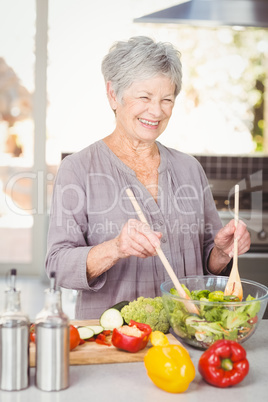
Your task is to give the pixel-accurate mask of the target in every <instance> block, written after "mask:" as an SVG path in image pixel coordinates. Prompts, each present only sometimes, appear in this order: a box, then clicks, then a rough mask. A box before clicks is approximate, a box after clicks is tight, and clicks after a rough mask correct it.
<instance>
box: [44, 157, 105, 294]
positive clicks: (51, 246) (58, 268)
mask: <svg viewBox="0 0 268 402" xmlns="http://www.w3.org/2000/svg"><path fill="white" fill-rule="evenodd" d="M80 173H81V172H80ZM83 176H85V175H83V174H79V169H78V168H77V167H76V166H74V164H73V162H72V161H71V160H70V159H69V158H68V157H67V158H65V159H64V160H63V162H62V164H61V166H60V168H59V171H58V174H57V177H56V180H55V184H54V190H53V196H52V206H51V213H50V222H49V229H48V238H47V255H46V272H47V274H48V275H49V273H50V272H52V271H55V272H56V277H57V284H58V285H59V286H61V287H64V288H68V289H75V290H93V291H97V290H98V289H100V288H101V287H102V286H103V285H104V283H105V281H106V273H104V274H102V275H100V276H99V277H98V278H96V279H94V280H92V281H91V282H88V280H87V272H86V261H87V255H88V253H89V251H90V249H91V248H92V246H90V245H89V244H87V240H86V239H87V236H86V232H87V227H88V219H87V213H86V205H87V203H86V192H85V183H84V182H83Z"/></svg>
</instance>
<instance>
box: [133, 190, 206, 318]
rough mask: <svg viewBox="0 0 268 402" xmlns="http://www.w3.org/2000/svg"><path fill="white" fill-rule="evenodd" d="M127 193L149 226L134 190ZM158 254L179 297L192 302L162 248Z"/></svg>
mask: <svg viewBox="0 0 268 402" xmlns="http://www.w3.org/2000/svg"><path fill="white" fill-rule="evenodd" d="M126 193H127V195H128V197H129V199H130V201H131V202H132V205H133V207H134V209H135V211H136V213H137V215H138V217H139V219H140V221H141V222H143V223H147V225H148V222H147V219H146V218H145V216H144V214H143V212H142V210H141V208H140V206H139V204H138V202H137V200H136V198H135V196H134V194H133V192H132V190H131V189H130V188H127V189H126ZM156 252H157V254H158V256H159V258H160V260H161V261H162V263H163V265H164V267H165V268H166V270H167V273H168V274H169V276H170V279H171V280H172V282H173V284H174V286H175V288H176V290H177V292H178V294H179V296H180V297H183V298H184V299H188V300H191V298H190V297H189V295H188V294H187V293H186V292H185V290H184V289H183V287H182V286H181V284H180V282H179V280H178V278H177V276H176V274H175V272H174V271H173V268H172V267H171V265H170V263H169V262H168V260H167V258H166V256H165V254H164V253H163V251H162V249H161V247H160V246H159V247H157V248H156ZM184 304H185V307H186V308H187V310H188V311H189V312H190V313H193V314H199V310H198V308H197V307H196V306H195V304H194V303H191V302H184Z"/></svg>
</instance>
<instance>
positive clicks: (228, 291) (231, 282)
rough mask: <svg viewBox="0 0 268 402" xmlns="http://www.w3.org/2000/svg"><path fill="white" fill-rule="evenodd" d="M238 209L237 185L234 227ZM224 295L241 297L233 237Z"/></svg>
mask: <svg viewBox="0 0 268 402" xmlns="http://www.w3.org/2000/svg"><path fill="white" fill-rule="evenodd" d="M238 211H239V185H238V184H237V185H236V186H235V228H237V224H238ZM224 295H225V296H230V295H234V296H237V297H238V298H239V300H240V301H241V300H242V299H243V288H242V284H241V280H240V276H239V272H238V240H237V238H234V256H233V266H232V270H231V273H230V276H229V279H228V282H227V284H226V287H225V290H224Z"/></svg>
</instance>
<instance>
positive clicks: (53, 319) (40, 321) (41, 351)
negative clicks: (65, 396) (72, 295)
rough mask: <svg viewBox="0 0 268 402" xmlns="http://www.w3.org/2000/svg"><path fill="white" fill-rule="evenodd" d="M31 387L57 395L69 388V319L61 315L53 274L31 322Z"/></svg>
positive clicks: (59, 298) (58, 293)
mask: <svg viewBox="0 0 268 402" xmlns="http://www.w3.org/2000/svg"><path fill="white" fill-rule="evenodd" d="M35 332H36V341H35V343H36V356H35V366H36V372H35V383H36V386H37V387H38V388H39V389H41V390H43V391H60V390H62V389H65V388H67V387H68V386H69V352H70V341H69V319H68V317H67V315H66V314H64V312H63V311H62V304H61V291H60V289H57V288H56V277H55V272H52V273H51V276H50V288H49V289H46V290H45V305H44V308H43V309H42V310H41V311H40V313H39V314H38V315H37V316H36V319H35Z"/></svg>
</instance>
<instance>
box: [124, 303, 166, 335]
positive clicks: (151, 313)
mask: <svg viewBox="0 0 268 402" xmlns="http://www.w3.org/2000/svg"><path fill="white" fill-rule="evenodd" d="M121 315H122V317H123V319H124V320H125V322H126V323H127V324H128V323H129V322H130V320H133V321H136V322H140V323H143V324H148V325H150V327H151V328H152V330H153V331H161V332H163V333H164V334H165V333H167V332H168V331H169V328H170V324H169V320H168V316H167V313H166V310H165V308H164V305H163V300H162V297H155V298H150V297H148V298H145V297H142V296H141V297H138V298H137V300H134V301H132V302H129V304H128V305H126V306H124V307H123V308H122V310H121Z"/></svg>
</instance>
